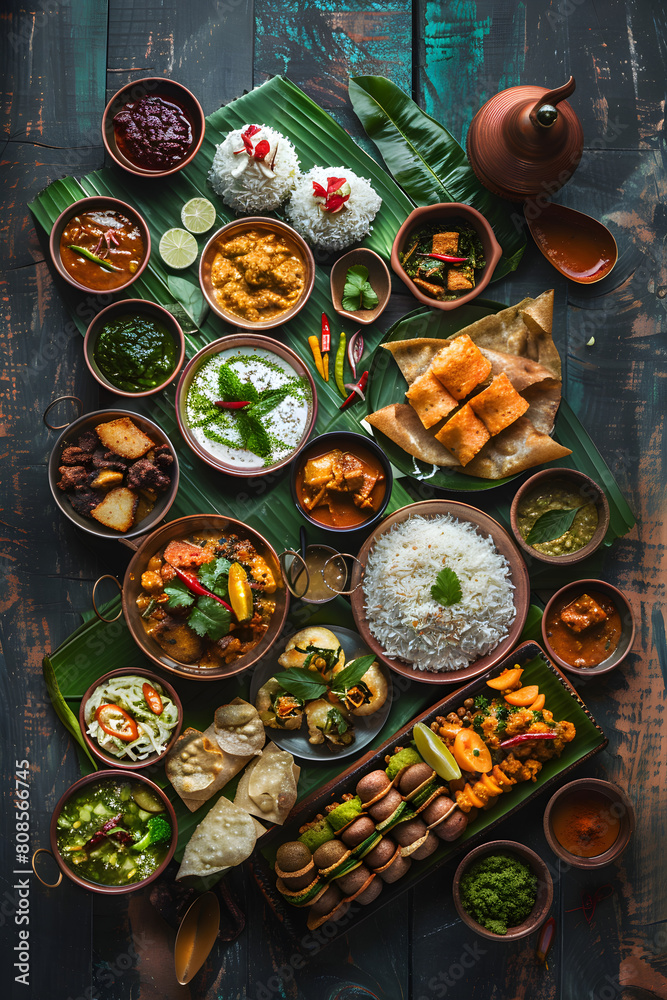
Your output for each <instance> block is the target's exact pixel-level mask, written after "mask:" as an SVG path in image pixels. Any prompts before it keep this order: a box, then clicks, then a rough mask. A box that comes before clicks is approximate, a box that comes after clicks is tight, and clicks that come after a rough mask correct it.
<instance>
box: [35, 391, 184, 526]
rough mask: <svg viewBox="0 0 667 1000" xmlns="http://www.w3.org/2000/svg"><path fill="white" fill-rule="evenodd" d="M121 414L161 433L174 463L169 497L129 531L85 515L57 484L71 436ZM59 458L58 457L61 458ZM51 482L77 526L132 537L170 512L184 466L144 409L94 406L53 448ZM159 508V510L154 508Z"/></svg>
mask: <svg viewBox="0 0 667 1000" xmlns="http://www.w3.org/2000/svg"><path fill="white" fill-rule="evenodd" d="M119 417H130V419H131V420H136V421H137V423H138V424H139V426H140V427H141V428H142V430H144V431H145V432H146V428H147V427H148V428H149V429H150V431H152V432H153V433H154V434H157V435H158V441H159V443H162V444H166V445H168V446H169V449H170V451H171V454H172V455H173V459H174V461H173V464H172V466H171V469H172V473H171V485H170V487H169V489H168V490H167V492H166V493H165V494H163V496H164V498H165V502H164V506H162V502H161V500H160V499H158V502H157V503H156V505H155V507H154V508H153V510H152V511H150V513H148V514H147V515H146V517H145V518H144V519H143V520H142V521H139V522H138V523H137V524H135V525H133V526H132V528H131V529H130V530H129V531H125V532H119V531H113V532H112V529H111V528H105V527H104V525H102V524H98V523H97V521H96V520H95V519H94V518H90V517H84V516H83V515H82V514H76V512H75V511H74V508H73V507H72V506H71V504H69V503H68V502H67V500H66V494H65V493H64V492H63V491H62V490H59V489H58V487H57V486H56V472H57V468H58V461H59V459H60V454H61V451H62V448H63V446H64V444H65V442H66V441H67V439H68V438H69V437H72V436H75V435H76V434H77V433H78V432H79V430H80V428H81V427H83V426H85V425H86V424H87V423H88V421H90V420H91V419H93V418H94V419H95V420H96V422H97V423H101V422H102V421H103V420H104V419H107V420H117V419H118V418H119ZM57 460H58V461H57ZM47 470H48V479H49V486H50V488H51V495H52V496H53V499H54V500H55V502H56V504H57V505H58V508H59V509H60V511H61V513H62V514H64V515H65V517H66V518H67V519H68V520H69V521H71V522H72V524H74V525H75V526H76V527H77V528H80V529H81V530H82V531H85V532H86V533H87V534H89V535H94V536H95V538H112V539H113V538H117V539H121V540H122V539H126V538H127V539H130V538H137V537H138V536H141V535H145V534H146V533H147V532H149V531H154V530H155V525H156V524H157V522H158V521H161V520H162V518H164V517H166V516H167V514H168V513H169V511H170V509H171V506H172V504H173V502H174V500H175V499H176V494H177V492H178V482H179V479H180V468H179V464H178V455H177V454H176V449H175V448H174V446H173V444H172V443H171V441H170V440H169V438H168V437H167V435H166V434H165V432H164V431H163V430H162V428H161V427H159V426H158V424H156V423H155V421H154V420H151V419H150V417H145V416H144V415H143V414H142V413H133V412H132V411H131V410H124V409H122V408H117V407H113V408H111V407H110V408H109V409H106V410H91V412H90V413H84V414H82V415H81V416H80V417H76V419H74V420H73V421H72V422H71V423H70V424H68V425H67V426H66V427H64V428H63V429H62V430H61V431H60V434H59V435H58V438H57V440H56V443H55V444H54V446H53V448H52V449H51V454H50V456H49V462H48V466H47ZM156 509H157V513H156V514H154V511H155V510H156Z"/></svg>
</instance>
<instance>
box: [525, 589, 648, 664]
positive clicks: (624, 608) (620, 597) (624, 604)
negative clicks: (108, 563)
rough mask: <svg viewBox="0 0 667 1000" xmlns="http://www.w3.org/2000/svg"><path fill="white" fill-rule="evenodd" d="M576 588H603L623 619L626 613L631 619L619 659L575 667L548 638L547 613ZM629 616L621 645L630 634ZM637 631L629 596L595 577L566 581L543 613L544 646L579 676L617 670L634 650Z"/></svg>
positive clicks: (551, 654)
mask: <svg viewBox="0 0 667 1000" xmlns="http://www.w3.org/2000/svg"><path fill="white" fill-rule="evenodd" d="M575 589H577V590H582V591H583V590H586V589H590V590H596V589H597V590H601V591H602V592H603V593H605V594H607V595H608V596H609V597H610V598H611V599H612V601H613V602H614V604H615V605H616V610H617V611H618V613H619V614H620V615H621V619H623V618H624V616H625V615H627V618H629V619H630V630H629V637H628V640H627V645H626V647H625V649H624V650H623V651H622V653H621V654H620V656H619V657H618V658H617V659H615V660H614V661H613V663H607V661H606V660H603V661H602V663H600V664H598V666H597V667H573V666H572V664H571V663H568V662H567V660H564V659H563V658H562V656H559V655H558V654H557V653H556V652H555V651H554V649H553V647H552V646H551V643H550V642H549V639H548V638H547V626H546V620H547V615H548V613H549V612H550V611H551V608H552V607H553V605H554V604H555V602H556V601H557V600H559V599H560V598H561V597H563V595H564V594H566V593H567V591H569V590H575ZM627 618H626V620H625V621H622V628H621V639H620V640H619V645H620V644H621V641H622V640H623V637H624V635H627V634H628V631H627V628H626V624H627ZM635 631H636V623H635V615H634V612H633V610H632V607H631V605H630V602H629V601H628V599H627V597H626V596H625V594H624V593H623V591H622V590H619V589H618V587H615V586H614V585H613V584H612V583H607V581H606V580H593V579H587V580H572V581H571V582H570V583H566V584H565V586H564V587H561V588H560V589H559V590H557V591H556V593H555V594H554V595H553V597H551V598H550V600H549V601H548V602H547V606H546V607H545V609H544V614H543V615H542V641H543V642H544V648H545V649H546V651H547V653H548V655H549V656H550V657H551V659H552V660H553V661H554V662H555V663H557V664H558V666H559V667H560V668H561V669H562V670H566V671H567V672H568V673H570V674H576V676H577V677H598V676H599V675H600V674H608V673H609V672H610V671H611V670H615V669H616V667H619V666H620V665H621V663H622V662H623V661H624V660H625V659H626V658H627V656H628V653H630V652H631V651H632V646H633V643H634V641H635ZM617 649H618V646H617V647H616V649H615V650H614V652H613V653H612V654H611V657H607V659H612V658H613V657H614V655H615V653H616V650H617Z"/></svg>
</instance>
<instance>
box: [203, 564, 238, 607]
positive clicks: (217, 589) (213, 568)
mask: <svg viewBox="0 0 667 1000" xmlns="http://www.w3.org/2000/svg"><path fill="white" fill-rule="evenodd" d="M231 567H232V564H231V563H230V561H229V559H225V558H224V557H223V556H219V557H218V558H217V559H214V560H213V561H212V562H209V563H204V564H203V566H200V568H199V582H200V583H201V584H202V586H204V587H206V588H207V590H210V591H212V592H213V593H214V594H217V595H218V597H226V596H227V589H228V588H227V578H228V577H229V571H230V569H231Z"/></svg>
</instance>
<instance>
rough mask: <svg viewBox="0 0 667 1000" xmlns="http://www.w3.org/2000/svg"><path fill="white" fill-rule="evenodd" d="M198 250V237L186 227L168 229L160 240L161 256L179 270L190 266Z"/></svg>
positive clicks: (170, 265) (166, 262)
mask: <svg viewBox="0 0 667 1000" xmlns="http://www.w3.org/2000/svg"><path fill="white" fill-rule="evenodd" d="M198 252H199V247H198V246H197V241H196V239H195V238H194V236H192V235H191V234H190V233H186V231H185V229H168V230H167V232H166V233H165V234H164V235H163V237H162V239H161V240H160V257H162V260H163V261H164V262H165V264H168V265H169V267H173V268H174V269H175V270H177V271H182V270H183V268H186V267H189V266H190V264H192V262H193V261H195V260H196V259H197V254H198Z"/></svg>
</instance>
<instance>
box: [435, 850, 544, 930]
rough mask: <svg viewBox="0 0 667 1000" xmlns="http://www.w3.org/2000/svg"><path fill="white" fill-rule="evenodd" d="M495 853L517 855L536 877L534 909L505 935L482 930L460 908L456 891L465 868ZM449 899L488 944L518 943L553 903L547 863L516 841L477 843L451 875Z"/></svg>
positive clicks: (542, 918)
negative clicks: (451, 899) (452, 876)
mask: <svg viewBox="0 0 667 1000" xmlns="http://www.w3.org/2000/svg"><path fill="white" fill-rule="evenodd" d="M496 852H498V853H506V854H514V855H516V856H517V857H518V858H519V860H520V861H524V862H526V863H527V864H528V865H529V866H530V867H531V868H532V870H533V872H534V873H535V875H536V876H537V897H536V899H535V905H534V906H533V909H532V910H531V912H530V913H529V914H528V916H527V917H526V919H525V920H523V921H522V922H521V923H520V924H517V925H516V927H508V929H507V934H495V933H494V932H493V931H490V930H487V928H486V927H483V926H482V924H478V923H477V921H476V920H475V918H474V917H471V916H470V914H469V913H468V912H467V910H465V909H464V908H463V904H462V902H461V896H460V890H459V886H460V883H461V878H462V877H463V875H464V874H465V872H466V869H467V868H469V867H470V865H471V864H472V863H473V862H475V861H479V860H481V858H483V857H485V856H486V855H487V854H494V853H496ZM541 886H543V887H544V890H543V894H542V895H543V898H542V899H541V900H540V888H541ZM452 896H453V897H454V905H455V907H456V912H457V913H458V915H459V917H460V918H461V920H462V921H463V922H464V924H467V926H468V927H470V928H471V930H473V931H475V933H476V934H479V935H481V936H482V937H485V938H488V939H489V940H490V941H518V940H519V938H523V937H527V936H528V935H529V934H532V933H533V931H535V930H537V928H538V927H539V926H540V924H541V923H542V921H543V920H544V919H545V917H546V915H547V913H548V912H549V910H550V909H551V904H552V902H553V897H554V886H553V880H552V878H551V874H550V872H549V869H548V867H547V864H546V862H545V861H543V860H542V858H541V857H540V856H539V854H536V853H535V851H531V849H530V848H529V847H525V846H524V845H523V844H519V843H518V842H517V841H515V840H490V841H488V842H487V843H486V844H480V845H479V847H475V848H473V850H472V851H470V852H469V853H468V854H466V856H465V857H464V859H463V861H461V862H460V863H459V866H458V868H457V869H456V874H455V875H454V881H453V882H452Z"/></svg>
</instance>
